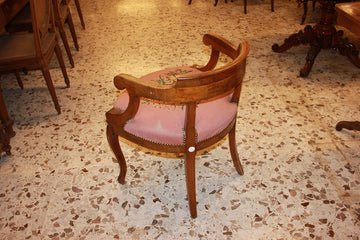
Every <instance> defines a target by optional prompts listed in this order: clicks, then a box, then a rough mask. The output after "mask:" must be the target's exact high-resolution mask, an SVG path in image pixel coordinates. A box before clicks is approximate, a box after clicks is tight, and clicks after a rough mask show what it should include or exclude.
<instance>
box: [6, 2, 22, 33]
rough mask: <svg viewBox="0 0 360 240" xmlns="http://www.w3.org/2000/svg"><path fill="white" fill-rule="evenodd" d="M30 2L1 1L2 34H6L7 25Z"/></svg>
mask: <svg viewBox="0 0 360 240" xmlns="http://www.w3.org/2000/svg"><path fill="white" fill-rule="evenodd" d="M28 2H29V0H16V1H9V0H0V34H1V33H5V32H6V31H5V25H6V24H7V23H8V22H9V21H10V20H11V19H12V18H13V17H15V16H16V14H18V12H20V11H21V9H23V8H24V7H25V5H26V4H27V3H28Z"/></svg>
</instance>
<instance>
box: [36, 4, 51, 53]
mask: <svg viewBox="0 0 360 240" xmlns="http://www.w3.org/2000/svg"><path fill="white" fill-rule="evenodd" d="M30 10H31V20H32V28H33V33H34V42H35V48H36V54H37V55H38V56H39V55H42V49H41V40H42V39H43V38H45V37H46V36H47V33H48V32H49V31H50V32H53V31H54V30H55V27H54V20H53V17H54V16H53V11H52V5H51V0H30Z"/></svg>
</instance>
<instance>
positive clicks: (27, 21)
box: [6, 0, 79, 67]
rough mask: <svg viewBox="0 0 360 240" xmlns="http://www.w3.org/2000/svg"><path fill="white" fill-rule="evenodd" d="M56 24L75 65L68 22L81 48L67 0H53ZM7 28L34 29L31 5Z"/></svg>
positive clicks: (76, 43) (17, 29)
mask: <svg viewBox="0 0 360 240" xmlns="http://www.w3.org/2000/svg"><path fill="white" fill-rule="evenodd" d="M52 4H53V5H52V6H53V8H54V9H53V12H54V19H55V25H56V26H57V27H58V29H59V33H60V37H61V39H62V41H63V44H64V47H65V51H66V54H67V56H68V58H69V62H70V64H71V66H72V67H74V66H75V64H74V60H73V57H72V54H71V51H70V46H69V42H68V40H67V37H66V32H65V23H67V24H68V26H69V30H70V33H71V36H72V39H73V42H74V45H75V48H76V50H79V44H78V41H77V36H76V31H75V27H74V23H73V20H72V16H71V12H70V8H69V4H68V2H67V0H52ZM6 30H7V31H8V32H9V33H16V32H22V31H29V32H30V31H32V20H31V10H30V5H27V6H26V7H25V8H24V9H23V10H22V11H21V12H20V13H19V14H18V15H16V17H15V18H14V19H13V20H12V21H10V22H9V23H8V24H7V25H6Z"/></svg>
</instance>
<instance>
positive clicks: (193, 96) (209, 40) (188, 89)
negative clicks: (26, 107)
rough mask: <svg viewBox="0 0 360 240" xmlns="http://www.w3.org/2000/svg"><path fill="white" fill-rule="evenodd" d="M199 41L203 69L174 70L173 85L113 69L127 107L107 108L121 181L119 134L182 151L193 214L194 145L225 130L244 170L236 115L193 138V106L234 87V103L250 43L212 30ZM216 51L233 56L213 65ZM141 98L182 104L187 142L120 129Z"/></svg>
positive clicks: (122, 164) (206, 144)
mask: <svg viewBox="0 0 360 240" xmlns="http://www.w3.org/2000/svg"><path fill="white" fill-rule="evenodd" d="M203 42H204V44H205V45H208V46H211V55H210V59H209V62H208V63H207V64H206V65H205V66H203V67H197V68H198V69H199V70H201V71H202V72H201V73H193V74H186V75H179V76H177V77H176V78H177V81H176V83H175V84H174V85H166V86H160V85H158V84H156V83H152V82H149V81H144V80H142V79H140V78H136V77H133V76H130V75H127V74H120V75H117V76H116V77H115V78H114V84H115V86H116V88H117V89H119V90H123V89H126V90H127V93H128V95H129V104H128V107H127V109H126V110H125V111H121V110H119V109H116V108H112V109H111V110H110V111H108V112H107V113H106V120H107V139H108V142H109V145H110V147H111V149H112V151H113V152H114V154H115V156H116V158H117V159H118V162H119V166H120V174H119V177H118V181H119V183H121V184H124V183H125V175H126V161H125V158H124V155H123V153H122V151H121V148H120V145H119V139H118V137H119V136H121V137H123V138H125V139H127V140H129V141H131V142H133V143H136V144H138V145H140V146H143V147H146V148H149V149H153V150H156V151H161V152H169V153H184V154H185V164H186V167H185V168H186V183H187V189H188V201H189V206H190V213H191V216H192V217H193V218H195V217H196V216H197V210H196V190H195V189H196V187H195V156H196V153H197V151H199V150H201V149H204V148H207V147H209V146H211V145H214V144H215V143H217V142H218V141H220V140H221V139H223V138H224V137H225V136H226V135H229V146H230V153H231V157H232V160H233V163H234V166H235V168H236V170H237V172H238V173H239V174H240V175H242V174H243V169H242V166H241V163H240V160H239V156H238V153H237V150H236V143H235V127H236V116H235V117H234V118H233V120H232V121H231V123H230V124H229V125H228V126H227V127H226V128H225V129H224V130H223V131H222V132H220V133H219V134H217V135H215V136H213V137H211V138H210V139H207V140H204V141H200V142H198V141H197V139H196V128H195V117H196V108H197V107H196V106H197V103H198V102H200V101H207V100H210V99H211V100H213V99H214V98H219V97H221V96H222V97H223V96H224V94H229V93H230V92H232V98H231V102H233V103H235V104H238V102H239V97H240V92H241V86H242V80H243V77H244V74H245V66H246V57H247V55H248V52H249V46H248V44H247V42H245V41H244V42H242V43H241V44H240V45H239V46H238V47H236V46H234V45H233V44H231V43H230V42H229V41H227V40H226V39H224V38H222V37H220V36H217V35H211V34H206V35H204V37H203ZM220 53H223V54H226V55H227V56H229V57H230V58H232V59H233V60H232V62H231V63H228V64H226V65H225V66H223V67H220V68H216V69H215V66H216V64H217V62H218V59H219V55H220ZM141 98H147V99H152V100H155V101H161V102H166V103H168V104H184V105H185V106H186V110H185V111H186V113H185V116H186V117H185V119H186V120H185V126H184V129H185V143H184V144H183V145H167V144H158V143H154V142H152V141H147V140H145V139H142V138H140V137H137V136H134V135H132V134H130V133H128V132H126V131H125V130H124V126H125V124H126V123H127V122H128V121H129V120H130V119H132V118H134V116H135V115H136V113H137V111H138V108H139V103H140V99H141ZM214 111H216V110H214Z"/></svg>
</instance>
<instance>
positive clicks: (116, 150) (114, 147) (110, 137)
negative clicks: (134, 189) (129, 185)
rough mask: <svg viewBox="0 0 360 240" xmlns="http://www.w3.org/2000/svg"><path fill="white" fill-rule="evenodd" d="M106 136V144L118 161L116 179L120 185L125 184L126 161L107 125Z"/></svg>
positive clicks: (110, 128)
mask: <svg viewBox="0 0 360 240" xmlns="http://www.w3.org/2000/svg"><path fill="white" fill-rule="evenodd" d="M106 136H107V140H108V143H109V145H110V148H111V150H112V151H113V153H114V154H115V157H116V159H117V160H118V163H119V167H120V174H119V177H118V182H119V183H121V184H125V176H126V161H125V158H124V154H123V153H122V151H121V148H120V144H119V137H118V135H116V134H115V132H114V130H113V128H112V127H111V126H110V125H107V128H106Z"/></svg>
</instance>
